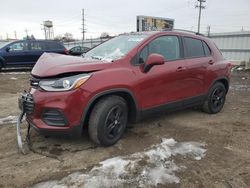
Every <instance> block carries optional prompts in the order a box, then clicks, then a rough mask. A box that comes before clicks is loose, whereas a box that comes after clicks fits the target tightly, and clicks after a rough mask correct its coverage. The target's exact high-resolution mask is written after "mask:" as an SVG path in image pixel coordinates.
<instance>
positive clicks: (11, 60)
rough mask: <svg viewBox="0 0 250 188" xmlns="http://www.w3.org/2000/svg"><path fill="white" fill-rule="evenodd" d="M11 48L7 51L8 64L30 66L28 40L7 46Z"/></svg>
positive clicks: (5, 57)
mask: <svg viewBox="0 0 250 188" xmlns="http://www.w3.org/2000/svg"><path fill="white" fill-rule="evenodd" d="M7 47H8V48H9V50H8V51H7V52H6V53H5V56H4V59H5V63H6V66H28V65H29V62H30V59H29V57H28V55H27V54H28V52H29V46H28V42H27V41H18V42H14V43H12V44H10V45H9V46H7Z"/></svg>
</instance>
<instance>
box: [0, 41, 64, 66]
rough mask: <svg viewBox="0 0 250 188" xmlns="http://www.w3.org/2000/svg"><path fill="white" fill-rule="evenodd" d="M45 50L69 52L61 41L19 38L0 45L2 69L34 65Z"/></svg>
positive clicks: (60, 52)
mask: <svg viewBox="0 0 250 188" xmlns="http://www.w3.org/2000/svg"><path fill="white" fill-rule="evenodd" d="M44 52H53V53H59V54H68V50H67V49H66V48H65V47H64V46H63V45H62V44H61V43H60V42H56V41H50V40H18V41H14V42H9V43H6V44H4V45H3V46H0V69H1V68H8V67H33V66H34V65H35V63H36V61H37V60H38V59H39V57H40V56H41V55H42V54H43V53H44Z"/></svg>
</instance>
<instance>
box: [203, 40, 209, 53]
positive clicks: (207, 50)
mask: <svg viewBox="0 0 250 188" xmlns="http://www.w3.org/2000/svg"><path fill="white" fill-rule="evenodd" d="M202 44H203V48H204V52H205V56H210V55H211V49H210V48H209V46H208V45H207V43H205V42H204V41H203V42H202Z"/></svg>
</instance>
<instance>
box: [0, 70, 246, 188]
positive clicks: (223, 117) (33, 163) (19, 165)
mask: <svg viewBox="0 0 250 188" xmlns="http://www.w3.org/2000/svg"><path fill="white" fill-rule="evenodd" d="M0 80H1V84H0V124H1V125H0V133H1V136H0V187H27V186H32V185H34V184H37V183H39V182H44V181H49V180H61V179H62V178H64V177H65V176H68V175H69V174H71V173H74V172H80V173H84V174H91V173H93V172H92V170H93V167H98V166H100V164H99V163H100V162H101V161H103V160H105V159H111V158H114V157H122V159H124V157H125V158H129V159H131V156H132V158H133V156H134V154H135V153H138V152H143V151H148V148H151V147H152V146H153V145H154V147H158V146H159V147H160V143H161V141H162V139H163V138H164V139H174V140H175V141H176V142H177V143H182V142H183V143H184V142H195V143H202V144H203V145H202V148H203V149H205V150H206V152H205V155H204V156H202V158H201V160H196V158H194V157H192V156H190V155H188V154H184V155H171V156H169V158H168V161H171V162H174V164H176V165H177V166H178V167H183V168H180V170H176V171H175V172H173V173H174V174H173V173H172V174H171V175H175V176H176V177H177V178H178V179H179V182H178V181H174V182H167V181H165V182H164V183H158V184H156V185H152V184H147V182H145V181H142V182H143V183H144V184H143V185H145V187H154V186H156V187H157V186H158V187H166V185H167V187H185V188H186V187H190V188H192V187H195V188H196V187H197V188H201V187H209V188H212V187H216V188H217V187H218V188H219V187H225V188H239V187H244V188H248V187H250V72H244V71H235V72H233V73H232V80H231V86H230V90H229V93H228V95H227V101H226V104H225V106H224V109H223V111H222V112H221V113H219V114H215V115H208V114H205V113H202V112H200V111H197V110H193V109H187V110H182V111H178V112H173V113H169V114H163V115H161V116H157V117H151V118H149V119H147V120H144V121H141V122H139V123H137V124H136V127H135V128H131V129H127V131H126V133H125V135H124V136H123V138H122V139H121V140H120V141H119V142H118V143H117V144H116V145H114V146H112V147H108V148H104V147H97V146H95V145H94V144H93V143H92V142H91V141H90V140H89V138H88V136H87V134H85V135H84V136H83V137H82V138H70V137H69V138H65V137H64V138H63V137H44V136H41V135H38V134H37V133H36V132H35V131H34V130H32V131H31V151H30V152H29V154H27V155H22V154H20V153H18V152H17V146H16V129H15V124H13V123H11V121H12V122H14V121H15V117H16V116H17V115H18V113H19V110H18V108H17V97H18V95H19V93H20V92H21V91H22V90H23V89H27V90H28V88H29V85H28V84H29V72H18V73H15V74H11V72H7V73H0ZM6 117H7V118H6ZM1 118H5V119H2V123H1ZM8 122H10V123H8ZM25 129H26V127H25V126H23V131H25ZM168 141H169V140H168ZM170 141H171V140H170ZM170 148H171V147H170ZM205 150H204V151H205ZM202 151H203V150H202ZM139 156H140V155H139ZM144 157H145V156H144ZM164 160H165V159H164ZM140 161H141V163H139V166H141V167H143V166H145V165H146V163H145V160H140ZM165 162H166V161H165ZM164 164H166V163H164ZM171 164H172V163H171ZM117 166H119V165H117ZM184 166H185V167H184ZM99 168H100V167H99ZM91 169H92V170H91ZM134 173H135V174H134V176H137V175H138V174H137V173H136V172H134ZM154 175H155V176H156V177H158V176H160V174H158V176H157V173H156V174H154ZM138 177H140V176H138ZM120 178H121V179H122V178H123V177H120ZM165 178H167V177H165ZM124 179H126V178H125V177H124ZM60 182H61V183H62V184H63V185H66V186H69V187H70V186H75V187H77V186H80V185H79V184H74V179H73V180H70V181H68V182H67V181H64V180H63V181H60ZM78 183H79V182H78ZM51 185H52V184H51ZM122 185H123V187H138V186H140V185H141V184H140V183H139V180H138V184H137V183H136V182H131V183H130V182H129V181H127V182H126V183H125V184H122ZM143 185H141V186H143ZM110 186H111V185H110ZM107 187H108V186H107ZM119 187H121V186H119Z"/></svg>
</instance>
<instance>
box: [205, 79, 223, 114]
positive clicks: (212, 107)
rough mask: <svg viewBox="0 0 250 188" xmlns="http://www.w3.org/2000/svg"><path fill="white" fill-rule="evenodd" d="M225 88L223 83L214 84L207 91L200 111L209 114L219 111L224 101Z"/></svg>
mask: <svg viewBox="0 0 250 188" xmlns="http://www.w3.org/2000/svg"><path fill="white" fill-rule="evenodd" d="M226 93H227V91H226V88H225V86H224V84H223V83H221V82H216V83H215V84H214V85H213V86H212V87H211V88H210V90H209V93H208V96H207V99H206V101H205V102H204V104H203V106H202V110H203V111H204V112H206V113H209V114H216V113H218V112H220V111H221V109H222V108H223V106H224V103H225V101H226Z"/></svg>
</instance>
